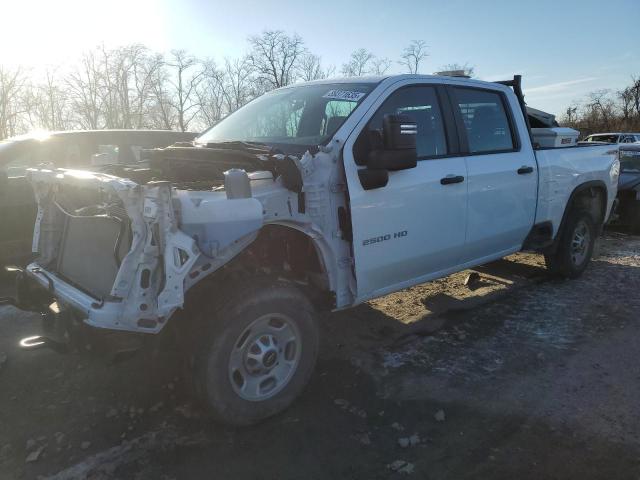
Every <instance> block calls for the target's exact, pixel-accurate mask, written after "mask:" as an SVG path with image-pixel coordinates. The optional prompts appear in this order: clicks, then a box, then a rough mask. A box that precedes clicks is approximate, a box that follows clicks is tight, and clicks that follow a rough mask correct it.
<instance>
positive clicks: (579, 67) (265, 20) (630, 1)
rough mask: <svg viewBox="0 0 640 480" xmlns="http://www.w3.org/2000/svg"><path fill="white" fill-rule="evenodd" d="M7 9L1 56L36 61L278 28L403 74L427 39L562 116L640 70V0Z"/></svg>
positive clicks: (182, 2)
mask: <svg viewBox="0 0 640 480" xmlns="http://www.w3.org/2000/svg"><path fill="white" fill-rule="evenodd" d="M0 12H1V13H2V27H1V28H0V65H3V64H4V65H16V64H23V65H27V66H31V67H34V70H37V69H38V68H41V67H44V66H58V65H67V66H68V65H70V64H72V63H73V62H74V60H75V59H76V58H77V57H78V56H79V55H80V53H81V52H82V51H84V50H87V49H89V48H92V47H94V46H97V45H99V44H105V45H106V46H108V47H115V46H118V45H125V44H129V43H134V42H135V43H143V44H145V45H147V46H149V47H150V48H152V49H154V50H157V51H163V52H164V51H169V50H171V49H177V48H184V49H187V50H188V51H190V52H192V53H193V54H195V55H197V56H200V57H208V58H213V59H215V60H217V61H222V60H223V59H224V58H225V57H237V56H239V55H242V54H243V53H246V51H247V37H249V36H250V35H254V34H258V33H260V32H261V31H263V30H265V29H281V30H285V31H287V32H288V33H297V34H299V35H300V36H301V37H302V38H303V39H304V41H305V44H306V46H307V48H308V49H309V50H310V51H311V52H313V53H316V54H318V55H320V56H321V57H322V60H323V63H324V64H328V65H331V64H333V65H336V67H337V70H338V71H339V70H340V66H341V65H342V63H344V62H346V60H347V58H348V56H349V54H350V52H351V51H353V50H355V49H357V48H360V47H365V48H367V49H369V50H371V51H372V52H373V53H375V54H376V55H377V56H380V57H388V58H390V59H392V60H394V65H393V67H392V71H393V72H394V73H401V71H402V67H401V66H400V65H399V64H397V63H395V60H397V59H398V58H399V57H400V55H401V53H402V49H403V48H404V47H405V46H406V45H407V44H408V43H409V42H410V41H411V40H413V39H420V40H424V41H425V42H426V43H427V45H428V46H429V50H428V51H429V57H428V58H427V59H426V61H425V62H424V63H423V66H422V69H421V70H422V73H433V72H435V71H438V70H439V69H440V68H441V67H442V66H443V65H446V64H449V63H460V64H464V63H469V64H470V65H473V66H475V72H476V76H477V77H479V78H481V79H484V80H498V79H507V78H511V77H512V76H513V74H516V73H517V74H521V75H523V84H524V89H525V95H526V99H527V103H528V104H529V105H531V106H533V107H536V108H540V109H542V110H545V111H548V112H551V113H555V114H558V115H560V114H562V113H563V112H564V110H565V109H566V107H567V106H568V105H569V104H571V103H572V102H574V101H580V100H583V99H584V98H585V96H586V95H587V94H588V93H589V92H591V91H594V90H601V89H610V90H613V91H615V90H617V89H620V88H622V87H624V86H626V85H628V84H629V83H630V78H631V75H636V76H637V75H640V26H639V25H640V0H609V1H607V2H603V1H602V0H597V1H594V0H581V1H577V0H575V1H574V0H534V1H529V2H523V1H519V0H510V1H502V0H494V1H489V0H484V1H483V0H475V1H474V0H448V1H445V0H440V1H434V0H416V1H409V0H386V1H381V0H367V1H350V2H349V1H345V0H322V1H316V2H309V1H304V0H248V1H242V0H236V1H233V2H231V1H228V0H227V1H219V0H108V1H107V2H105V1H96V0H0Z"/></svg>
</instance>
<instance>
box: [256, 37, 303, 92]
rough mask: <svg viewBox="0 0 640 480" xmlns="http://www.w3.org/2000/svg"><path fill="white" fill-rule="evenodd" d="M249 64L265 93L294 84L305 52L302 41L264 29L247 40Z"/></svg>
mask: <svg viewBox="0 0 640 480" xmlns="http://www.w3.org/2000/svg"><path fill="white" fill-rule="evenodd" d="M249 44H250V45H251V52H250V53H249V57H248V59H249V61H250V62H251V65H252V66H253V68H254V69H255V71H256V74H257V75H258V80H259V81H260V82H261V83H263V84H264V85H265V89H266V90H270V89H272V88H279V87H284V86H285V85H289V84H290V83H293V82H295V80H296V77H297V73H298V72H297V68H298V67H299V63H300V61H301V60H302V58H303V56H304V54H305V52H306V50H305V48H304V42H303V41H302V38H301V37H300V36H298V35H296V34H294V35H291V36H290V35H287V34H286V33H285V32H283V31H282V30H267V31H265V32H263V33H262V34H261V35H254V36H252V37H249Z"/></svg>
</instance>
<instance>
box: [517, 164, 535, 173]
mask: <svg viewBox="0 0 640 480" xmlns="http://www.w3.org/2000/svg"><path fill="white" fill-rule="evenodd" d="M526 173H533V167H527V166H526V165H523V166H522V167H520V168H519V169H518V175H524V174H526Z"/></svg>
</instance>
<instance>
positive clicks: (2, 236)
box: [0, 130, 197, 266]
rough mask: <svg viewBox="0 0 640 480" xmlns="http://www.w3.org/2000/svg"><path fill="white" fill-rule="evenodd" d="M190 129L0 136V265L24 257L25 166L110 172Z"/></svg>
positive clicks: (29, 197)
mask: <svg viewBox="0 0 640 480" xmlns="http://www.w3.org/2000/svg"><path fill="white" fill-rule="evenodd" d="M196 135H197V134H196V133H192V132H174V131H170V130H80V131H69V132H44V133H38V134H31V135H22V136H19V137H13V138H9V139H7V140H4V141H2V142H0V266H1V265H7V264H21V263H24V262H25V261H26V260H27V259H28V258H29V256H30V254H31V239H32V237H33V226H34V223H35V218H36V212H37V203H36V201H35V197H34V194H33V188H32V187H31V185H30V184H29V183H28V182H27V180H26V178H25V173H26V170H27V169H28V168H31V167H36V166H42V165H50V166H51V167H55V168H70V169H83V170H99V171H103V172H105V173H111V171H110V170H113V169H117V168H118V166H121V165H132V164H134V165H135V164H136V163H137V162H139V161H140V151H141V150H142V149H147V148H158V147H166V146H169V145H173V144H175V143H178V142H191V141H192V140H193V139H194V138H195V137H196Z"/></svg>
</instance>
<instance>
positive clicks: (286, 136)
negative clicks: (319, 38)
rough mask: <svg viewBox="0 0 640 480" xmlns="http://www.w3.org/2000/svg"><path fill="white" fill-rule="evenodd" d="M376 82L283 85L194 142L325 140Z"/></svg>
mask: <svg viewBox="0 0 640 480" xmlns="http://www.w3.org/2000/svg"><path fill="white" fill-rule="evenodd" d="M374 87H375V84H362V83H337V84H321V85H303V86H299V87H291V88H284V89H281V90H276V91H274V92H271V93H268V94H266V95H263V96H261V97H258V98H257V99H255V100H254V101H252V102H251V103H249V104H247V105H245V106H244V107H242V108H241V109H239V110H237V111H236V112H234V113H232V114H231V115H229V116H228V117H227V118H225V119H224V120H222V121H221V122H220V123H218V124H217V125H216V126H214V127H212V128H210V129H209V130H207V131H206V132H205V133H203V134H202V135H201V136H200V137H198V138H197V139H196V142H197V143H201V144H208V143H217V142H235V141H243V142H260V143H265V144H268V145H277V144H282V145H300V146H314V145H321V144H324V143H326V142H327V141H329V140H330V139H331V137H332V136H333V134H334V133H335V132H336V130H338V128H340V126H341V125H342V124H343V123H344V121H345V120H346V119H347V117H348V116H349V115H350V114H351V112H353V111H354V110H355V108H356V106H357V105H358V104H359V103H361V102H362V100H364V98H365V97H366V95H367V94H368V93H369V92H370V91H371V90H372V89H373V88H374Z"/></svg>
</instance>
